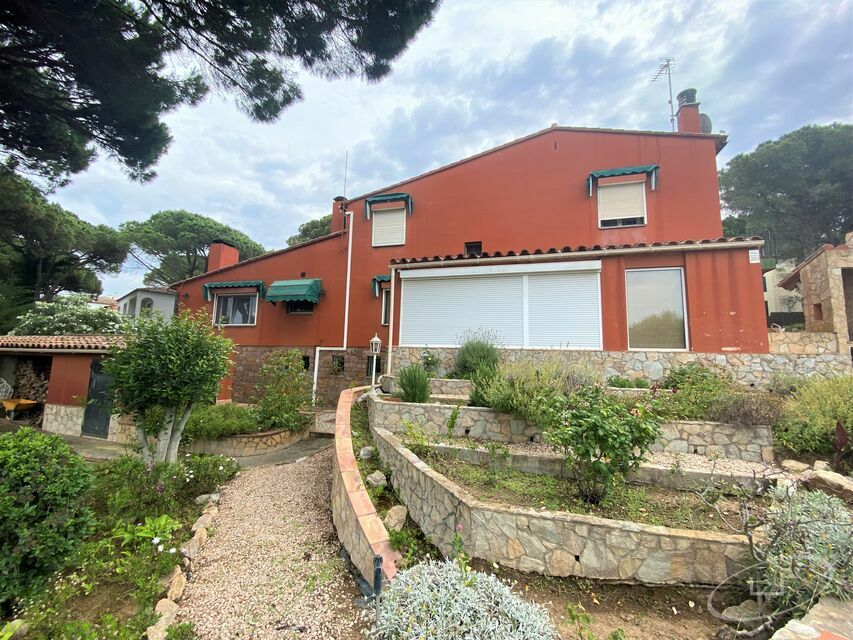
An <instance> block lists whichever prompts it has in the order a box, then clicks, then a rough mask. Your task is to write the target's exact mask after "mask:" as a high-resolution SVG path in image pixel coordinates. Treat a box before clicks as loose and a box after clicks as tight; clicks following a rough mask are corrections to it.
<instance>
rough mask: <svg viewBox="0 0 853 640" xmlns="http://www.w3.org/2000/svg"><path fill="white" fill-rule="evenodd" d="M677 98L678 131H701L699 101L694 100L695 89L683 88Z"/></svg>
mask: <svg viewBox="0 0 853 640" xmlns="http://www.w3.org/2000/svg"><path fill="white" fill-rule="evenodd" d="M677 99H678V113H677V114H676V117H677V118H678V131H679V132H680V133H702V122H701V120H700V119H699V103H698V102H696V89H685V90H684V91H682V92H681V93H679V94H678V96H677Z"/></svg>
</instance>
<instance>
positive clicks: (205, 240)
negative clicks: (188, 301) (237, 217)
mask: <svg viewBox="0 0 853 640" xmlns="http://www.w3.org/2000/svg"><path fill="white" fill-rule="evenodd" d="M121 230H122V232H123V233H124V234H125V237H126V238H127V239H128V240H129V241H130V242H131V243H132V247H131V250H130V253H131V255H132V256H133V258H134V259H136V261H137V262H139V263H140V264H141V265H143V266H144V267H146V268H147V269H148V273H146V274H145V276H144V278H143V282H145V284H146V285H149V286H166V285H168V284H171V283H172V282H177V281H178V280H184V279H186V278H192V277H193V276H197V275H199V274H202V273H204V271H205V269H206V267H207V255H208V249H209V246H210V243H211V242H213V241H214V240H225V241H227V242H230V243H231V244H233V245H235V246H236V247H237V249H238V250H239V251H240V259H241V260H245V259H246V258H254V257H255V256H259V255H261V254H262V253H264V248H263V247H262V246H261V245H259V244H258V243H257V242H255V241H254V240H252V239H251V238H250V237H249V236H247V235H246V234H245V233H243V232H241V231H237V230H236V229H232V228H231V227H229V226H228V225H226V224H222V223H221V222H217V221H216V220H213V219H212V218H208V217H206V216H202V215H199V214H197V213H190V212H189V211H183V210H180V209H179V210H174V211H160V212H158V213H155V214H154V215H153V216H151V217H150V218H148V220H144V221H141V222H140V221H135V220H134V221H131V222H125V223H124V224H123V225H121Z"/></svg>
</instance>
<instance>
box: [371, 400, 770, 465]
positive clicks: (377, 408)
mask: <svg viewBox="0 0 853 640" xmlns="http://www.w3.org/2000/svg"><path fill="white" fill-rule="evenodd" d="M453 411H454V406H452V405H448V404H442V403H425V404H417V403H411V402H397V401H393V400H387V399H382V398H379V397H375V396H371V397H370V398H369V399H368V413H369V415H370V423H371V424H376V425H379V426H381V427H382V428H384V429H388V430H389V431H394V432H396V431H398V430H400V429H402V428H403V423H404V422H411V423H412V424H415V425H418V426H420V428H421V429H423V431H424V433H425V434H426V435H430V436H444V435H446V434H447V422H448V420H450V416H451V414H452V413H453ZM661 431H662V435H661V438H660V439H659V440H658V441H657V442H656V443H655V445H653V446H652V450H653V451H667V452H671V453H698V454H700V455H714V454H717V455H721V456H723V457H726V458H734V459H736V460H749V461H751V462H772V461H773V439H772V436H771V431H770V427H765V426H739V425H731V424H722V423H719V422H671V423H665V424H663V425H661ZM453 434H454V435H456V436H460V437H461V436H468V437H470V438H477V439H480V440H496V441H499V442H540V441H541V439H542V431H541V429H539V427H537V426H536V425H535V424H533V423H532V422H527V421H526V420H521V419H519V418H513V417H512V416H510V415H508V414H506V413H501V412H500V411H495V410H494V409H488V408H484V407H466V406H461V407H459V414H458V416H457V420H456V427H455V429H454V430H453Z"/></svg>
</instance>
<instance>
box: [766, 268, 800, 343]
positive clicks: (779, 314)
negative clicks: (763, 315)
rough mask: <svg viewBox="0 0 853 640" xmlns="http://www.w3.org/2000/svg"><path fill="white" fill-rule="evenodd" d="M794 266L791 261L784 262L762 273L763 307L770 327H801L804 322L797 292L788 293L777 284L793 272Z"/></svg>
mask: <svg viewBox="0 0 853 640" xmlns="http://www.w3.org/2000/svg"><path fill="white" fill-rule="evenodd" d="M794 264H795V263H794V261H793V260H786V261H783V262H780V263H779V264H777V265H776V267H775V268H773V269H770V270H769V271H765V273H764V307H765V309H766V311H767V322H768V324H769V326H771V327H773V326H774V325H777V326H781V327H802V326H803V323H804V322H805V316H804V315H803V300H802V297H801V296H800V293H799V291H788V290H787V289H783V288H782V287H780V286H779V282H781V281H782V280H783V279H784V278H786V277H787V276H788V274H789V273H791V271H793V269H794Z"/></svg>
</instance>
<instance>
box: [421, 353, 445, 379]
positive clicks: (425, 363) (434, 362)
mask: <svg viewBox="0 0 853 640" xmlns="http://www.w3.org/2000/svg"><path fill="white" fill-rule="evenodd" d="M439 364H441V363H440V362H439V360H438V356H437V355H435V354H434V353H433V352H432V351H430V350H429V349H424V350H423V351H421V366H422V367H423V368H424V371H426V372H427V373H428V374H429V375H431V376H434V375H435V374H436V373H438V365H439Z"/></svg>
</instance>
